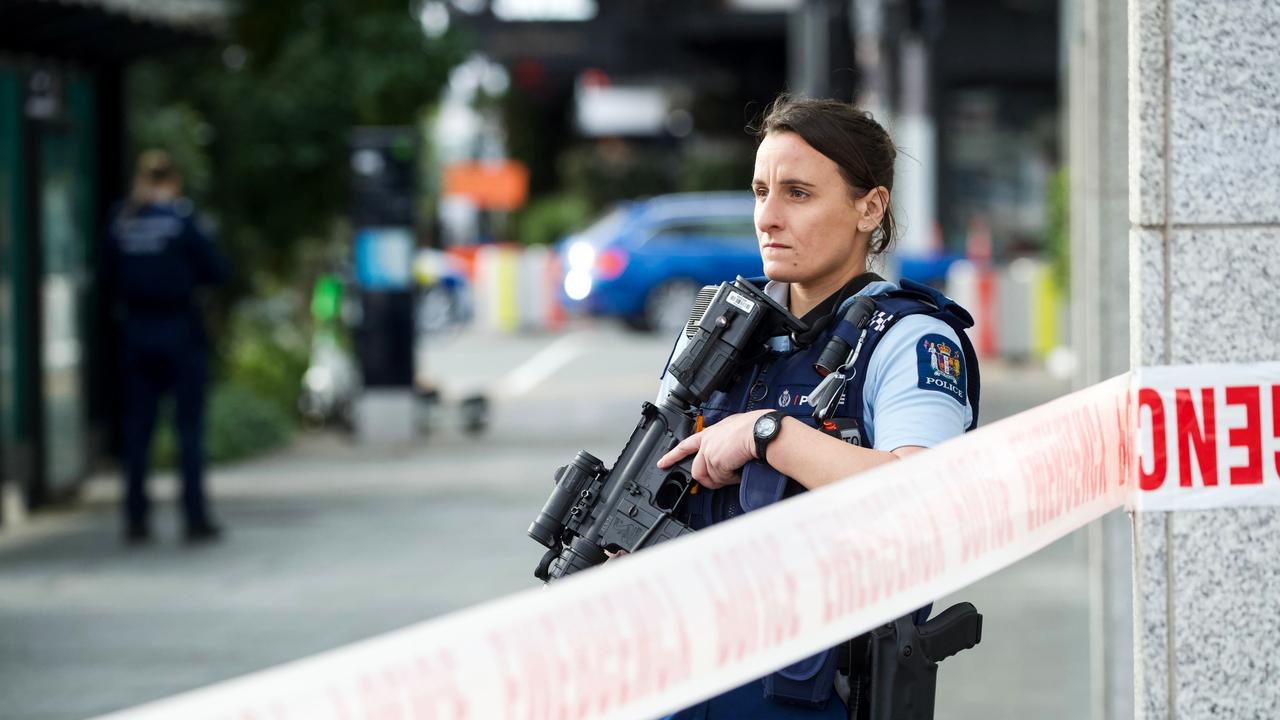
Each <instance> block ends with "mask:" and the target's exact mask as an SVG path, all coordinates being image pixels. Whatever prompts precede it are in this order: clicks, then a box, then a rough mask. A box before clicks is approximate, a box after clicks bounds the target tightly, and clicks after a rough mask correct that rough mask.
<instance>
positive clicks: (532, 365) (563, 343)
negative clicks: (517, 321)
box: [498, 333, 587, 397]
mask: <svg viewBox="0 0 1280 720" xmlns="http://www.w3.org/2000/svg"><path fill="white" fill-rule="evenodd" d="M585 335H586V333H574V334H572V335H565V336H564V337H562V338H560V339H558V340H556V341H555V342H553V343H551V344H550V345H548V346H546V347H544V348H542V349H541V350H539V351H538V352H536V353H534V354H533V356H532V357H530V358H529V359H528V360H525V361H524V363H523V364H521V365H519V366H518V367H516V368H515V369H513V370H512V371H511V372H509V373H507V375H506V377H504V378H502V380H500V381H499V382H498V388H499V392H498V396H499V397H519V396H520V395H524V394H525V393H527V392H529V391H530V390H532V389H534V388H535V387H537V386H538V383H541V382H542V381H543V380H546V379H547V378H549V377H551V376H552V375H553V374H554V373H555V372H556V371H557V370H559V369H560V368H562V367H564V366H565V365H567V364H569V362H571V361H572V360H573V359H574V358H576V357H578V356H579V355H581V354H583V353H584V352H586V351H587V345H586V343H585V342H584V341H583V339H584V337H585Z"/></svg>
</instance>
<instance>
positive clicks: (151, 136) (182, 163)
mask: <svg viewBox="0 0 1280 720" xmlns="http://www.w3.org/2000/svg"><path fill="white" fill-rule="evenodd" d="M132 130H133V143H134V145H135V146H136V147H137V148H138V149H143V148H164V149H165V150H168V151H169V154H170V155H172V156H173V159H174V160H175V161H176V162H177V163H178V167H180V168H182V173H183V179H184V181H185V185H186V193H187V194H188V195H189V196H191V197H193V198H195V199H196V200H198V201H202V202H203V201H204V200H205V199H206V198H207V197H208V193H209V188H210V181H211V179H212V168H211V167H210V165H211V162H210V159H209V153H208V149H207V146H208V143H209V142H210V141H211V140H212V138H213V127H212V126H210V125H209V124H208V123H206V122H205V121H204V117H203V116H202V115H201V114H200V112H199V111H197V110H196V109H195V108H193V107H191V106H190V105H187V104H185V103H174V104H172V105H165V106H163V107H161V108H158V109H157V110H156V111H155V112H152V113H148V114H146V115H145V116H140V117H137V118H136V119H135V121H134V123H133V128H132Z"/></svg>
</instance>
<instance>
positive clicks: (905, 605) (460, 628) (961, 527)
mask: <svg viewBox="0 0 1280 720" xmlns="http://www.w3.org/2000/svg"><path fill="white" fill-rule="evenodd" d="M1190 372H1191V370H1189V369H1187V368H1171V369H1167V370H1166V369H1154V370H1148V371H1144V373H1143V374H1142V375H1141V377H1143V378H1144V380H1143V382H1144V383H1145V382H1149V383H1151V384H1150V386H1146V385H1143V386H1141V387H1139V388H1136V389H1134V388H1131V377H1130V376H1129V375H1127V374H1126V375H1123V376H1119V377H1116V378H1113V379H1111V380H1109V381H1107V382H1104V383H1100V384H1098V385H1095V386H1093V387H1090V388H1087V389H1085V390H1081V391H1079V392H1076V393H1073V394H1071V395H1068V396H1066V397H1063V398H1060V399H1058V400H1055V401H1053V402H1050V403H1048V404H1046V405H1043V406H1040V407H1038V408H1035V409H1033V410H1030V411H1027V412H1024V413H1022V414H1019V415H1016V416H1014V417H1011V418H1008V419H1006V420H1003V421H1000V422H997V423H994V424H991V425H988V426H985V427H983V428H981V429H979V430H977V431H975V432H972V433H969V434H967V435H965V436H963V437H961V438H957V439H955V440H952V441H950V442H947V443H944V444H942V445H940V446H939V447H937V448H935V449H933V450H931V451H929V452H927V453H921V454H918V455H915V456H912V457H911V458H909V459H906V460H903V461H901V462H897V463H890V464H888V465H885V466H882V467H879V468H876V469H874V470H871V471H869V472H866V473H863V474H861V475H859V476H858V477H857V478H855V479H851V480H850V481H847V482H843V483H836V484H834V485H831V486H828V487H826V488H822V489H820V490H817V491H814V492H811V493H805V494H803V495H800V496H798V497H796V498H793V499H791V500H788V501H787V502H785V503H779V504H777V505H774V506H771V507H768V508H764V509H762V510H759V511H756V512H753V513H751V514H749V515H746V516H744V517H742V518H739V519H737V520H734V521H733V522H729V523H724V524H722V525H718V526H716V527H713V528H710V529H708V530H706V531H703V532H699V533H697V534H696V535H694V536H690V537H686V538H683V539H681V540H678V541H674V542H671V543H667V544H665V545H662V546H659V547H656V548H653V549H651V550H647V551H645V552H644V553H640V554H637V555H636V556H634V557H628V558H627V559H625V560H623V561H620V562H615V563H610V564H609V565H608V568H607V570H600V569H597V570H591V571H588V572H585V573H581V574H579V575H575V576H572V577H570V578H567V579H565V580H561V581H559V582H556V583H555V584H553V585H552V586H550V587H549V588H546V589H535V590H530V591H526V592H523V593H519V594H516V595H512V596H509V597H506V598H503V599H500V600H497V601H494V602H491V603H488V604H485V605H481V606H478V607H475V608H472V609H468V610H464V611H461V612H458V613H454V614H452V615H448V616H445V617H442V618H439V619H437V620H433V621H430V622H426V623H422V624H420V625H415V626H412V627H409V628H406V629H403V630H399V631H396V632H392V633H389V634H387V635H384V636H381V637H378V638H374V639H371V640H367V641H364V642H360V643H356V644H354V645H350V646H347V647H344V648H340V649H338V650H334V651H331V652H328V653H324V654H321V655H316V656H313V657H310V658H307V659H304V660H300V661H297V662H294V663H290V664H287V665H283V666H280V667H277V668H273V669H270V670H266V671H263V672H260V673H255V674H252V675H249V676H246V677H244V678H241V679H238V680H232V681H230V682H226V683H221V684H218V685H214V686H211V687H208V688H205V689H202V690H197V691H194V692H191V693H187V694H184V695H180V696H177V697H174V698H171V699H168V700H162V701H159V702H156V703H151V704H148V705H143V706H140V707H137V708H134V709H131V710H127V711H124V712H121V713H117V714H114V715H110V716H107V717H109V718H111V719H112V720H123V719H124V718H129V719H130V720H152V719H155V720H159V719H160V718H164V719H166V720H168V719H169V718H184V720H185V719H192V720H304V719H305V720H354V719H357V718H360V719H370V720H373V719H377V720H391V719H395V720H402V719H403V720H408V719H413V720H424V719H427V718H430V719H444V718H450V719H462V718H468V719H471V720H479V719H488V718H514V719H520V720H552V719H559V718H652V717H657V716H661V715H663V714H666V713H668V712H671V711H674V710H677V709H679V708H681V707H685V706H687V705H690V704H692V703H694V702H696V701H698V700H700V699H703V698H706V697H710V696H712V695H715V694H718V693H720V692H722V691H724V690H727V689H730V688H733V687H736V686H738V685H740V684H742V683H744V682H746V681H748V680H751V679H752V678H756V677H760V676H762V675H764V674H766V673H768V672H770V671H773V670H775V669H777V668H780V667H783V666H785V665H787V664H789V663H792V662H795V661H796V660H799V659H800V658H803V657H805V656H807V655H810V654H813V653H814V652H817V651H818V650H821V649H823V648H826V647H829V646H831V645H834V644H835V643H837V642H839V641H840V640H842V639H844V638H849V637H853V636H856V635H858V634H860V633H862V632H865V631H867V630H869V629H871V628H873V627H875V626H877V625H880V624H883V623H885V622H887V621H889V620H891V619H893V618H896V617H900V616H902V615H905V614H907V613H908V612H911V611H912V610H914V609H915V608H918V607H920V606H922V605H925V604H926V603H929V602H931V601H933V600H934V599H936V598H940V597H942V596H944V595H947V594H950V593H953V592H955V591H957V590H959V589H961V588H963V587H965V586H967V585H969V584H970V583H972V582H974V581H976V580H978V579H980V578H982V577H985V576H987V575H989V574H991V573H993V572H995V571H997V570H999V569H1001V568H1004V567H1006V566H1008V565H1010V564H1012V563H1013V562H1015V561H1017V560H1019V559H1021V558H1023V557H1026V556H1027V555H1030V554H1031V553H1033V552H1035V551H1036V550H1038V549H1040V548H1042V547H1044V546H1045V545H1047V544H1049V543H1051V542H1053V541H1054V540H1057V539H1058V538H1061V537H1062V536H1064V535H1066V534H1067V533H1070V532H1071V531H1073V530H1075V529H1076V528H1079V527H1081V526H1083V525H1085V524H1087V523H1089V522H1090V521H1092V520H1094V519H1095V518H1098V517H1100V516H1101V515H1104V514H1105V513H1107V512H1109V511H1111V510H1113V509H1115V508H1118V507H1120V506H1122V505H1124V504H1126V503H1130V504H1131V505H1133V504H1135V502H1134V499H1133V497H1132V494H1133V492H1132V491H1133V490H1134V487H1135V480H1136V479H1137V478H1138V477H1139V475H1138V472H1139V469H1140V471H1141V473H1142V474H1141V475H1140V477H1141V480H1142V482H1143V483H1144V486H1150V488H1149V490H1148V491H1147V492H1146V493H1145V494H1144V499H1143V500H1140V501H1138V502H1136V504H1137V505H1140V506H1142V507H1149V506H1151V504H1152V502H1158V503H1166V504H1164V505H1160V506H1161V507H1166V506H1177V503H1178V502H1181V501H1180V500H1174V499H1173V498H1174V496H1181V493H1182V491H1183V490H1184V489H1185V490H1187V491H1188V492H1191V491H1193V490H1195V489H1196V486H1195V483H1196V482H1197V479H1199V481H1200V483H1201V486H1204V485H1207V484H1208V478H1209V477H1210V475H1211V473H1209V471H1207V470H1205V468H1206V467H1208V466H1207V465H1205V463H1206V462H1208V461H1207V460H1201V458H1202V457H1215V458H1217V460H1218V461H1219V462H1228V463H1231V465H1230V467H1244V468H1247V469H1248V470H1247V471H1240V472H1237V473H1233V472H1232V471H1231V470H1229V469H1227V470H1219V471H1218V473H1217V477H1218V478H1219V480H1220V484H1219V485H1218V486H1217V488H1216V489H1222V486H1223V484H1228V485H1230V486H1231V487H1233V488H1234V487H1236V486H1241V487H1244V486H1248V487H1251V488H1253V489H1254V490H1257V491H1261V492H1263V493H1264V494H1268V496H1274V495H1275V494H1276V493H1277V488H1278V486H1280V482H1278V481H1277V478H1276V476H1275V475H1274V474H1267V475H1265V477H1264V479H1263V480H1262V481H1260V482H1249V481H1247V480H1246V479H1252V478H1254V477H1255V475H1256V474H1254V469H1255V468H1256V463H1255V462H1254V461H1255V460H1256V458H1257V457H1258V455H1257V453H1258V452H1263V451H1262V450H1258V451H1256V452H1255V450H1254V444H1252V442H1253V441H1252V438H1254V437H1255V436H1257V435H1258V431H1256V430H1255V428H1261V427H1262V420H1261V419H1259V418H1262V417H1268V419H1270V420H1271V421H1272V422H1273V427H1274V428H1275V429H1276V430H1278V431H1280V418H1277V417H1276V415H1275V413H1276V412H1277V410H1276V408H1277V407H1278V406H1280V403H1278V402H1277V401H1276V398H1275V393H1276V392H1277V391H1276V390H1275V385H1268V384H1267V383H1268V382H1280V365H1276V364H1272V365H1270V366H1267V367H1265V368H1255V371H1254V372H1253V374H1252V375H1248V377H1245V376H1243V375H1242V376H1240V377H1237V378H1234V379H1233V378H1227V379H1226V380H1225V381H1224V375H1223V374H1222V373H1221V372H1220V369H1216V368H1215V369H1212V370H1209V371H1206V372H1207V374H1204V375H1203V376H1201V375H1192V374H1188V373H1190ZM1197 372H1198V371H1197ZM1248 378H1253V380H1252V381H1249V380H1248ZM1268 378H1269V379H1268ZM1224 382H1225V385H1224ZM1206 383H1207V384H1206ZM1202 386H1203V387H1211V388H1213V389H1212V391H1211V392H1210V396H1212V397H1210V400H1208V401H1204V400H1202V402H1208V405H1201V406H1197V407H1196V408H1195V410H1196V411H1198V414H1197V415H1196V416H1195V421H1194V422H1193V421H1192V420H1190V419H1187V421H1186V422H1185V423H1184V422H1183V418H1191V415H1190V414H1189V412H1190V411H1189V410H1188V409H1186V408H1183V409H1181V410H1180V409H1179V407H1180V406H1179V405H1178V403H1179V402H1182V401H1181V400H1180V399H1179V398H1181V397H1182V396H1183V394H1184V393H1183V392H1182V391H1184V390H1185V391H1187V393H1189V394H1191V395H1193V396H1198V397H1201V398H1204V397H1209V396H1206V395H1205V394H1204V392H1205V391H1204V390H1203V387H1202ZM1241 387H1244V388H1253V389H1246V390H1240V389H1239V388H1241ZM1254 390H1256V391H1257V392H1256V393H1255V392H1254ZM1268 393H1269V394H1268ZM1197 394H1198V395H1197ZM1255 397H1257V398H1259V399H1258V400H1257V401H1255V399H1254V398H1255ZM1264 397H1266V398H1268V399H1267V400H1262V399H1261V398H1264ZM1153 398H1159V405H1160V408H1161V409H1160V410H1156V409H1155V408H1156V407H1157V401H1156V400H1155V399H1153ZM1219 398H1220V399H1219ZM1220 406H1221V410H1220V411H1219V410H1218V408H1219V407H1220ZM1209 407H1212V408H1213V409H1214V410H1212V411H1211V410H1207V409H1206V408H1209ZM1236 407H1239V408H1243V411H1242V412H1243V414H1244V419H1243V420H1241V419H1240V418H1238V417H1237V416H1238V415H1239V414H1240V413H1239V412H1236V411H1235V410H1232V409H1231V408H1236ZM1139 408H1141V410H1142V413H1146V414H1145V415H1144V414H1140V413H1139V412H1138V410H1139ZM1214 411H1217V412H1216V414H1215V412H1214ZM1266 411H1269V412H1270V413H1271V414H1270V416H1267V415H1266V414H1265V412H1266ZM1161 417H1162V418H1163V421H1161V420H1160V418H1161ZM1144 418H1147V420H1144ZM1150 418H1155V420H1151V419H1150ZM1135 420H1136V421H1137V422H1135ZM1255 420H1257V421H1256V422H1255ZM1144 422H1145V423H1146V424H1144ZM1160 422H1164V423H1165V424H1164V426H1163V427H1164V429H1163V430H1162V431H1158V432H1154V433H1152V432H1151V428H1152V427H1159V425H1160ZM1171 423H1172V424H1171ZM1196 423H1198V424H1199V425H1198V427H1199V428H1200V429H1199V431H1198V433H1197V432H1196V431H1194V430H1193V429H1192V428H1191V425H1193V424H1196ZM1224 423H1226V424H1224ZM1183 425H1185V426H1186V428H1185V429H1184V428H1183ZM1170 428H1176V429H1170ZM1241 428H1245V429H1244V430H1241ZM1135 429H1137V430H1139V431H1142V430H1146V431H1147V434H1148V435H1150V436H1152V437H1156V438H1159V437H1160V432H1163V433H1164V441H1165V443H1166V446H1167V447H1169V448H1175V449H1176V448H1181V447H1182V443H1184V438H1185V444H1186V445H1187V447H1189V448H1192V449H1193V450H1194V452H1196V453H1202V454H1197V455H1196V458H1197V465H1196V469H1197V471H1198V472H1199V473H1200V474H1199V475H1196V474H1195V473H1192V475H1191V479H1190V482H1191V485H1190V486H1186V485H1183V484H1181V483H1178V484H1176V486H1175V485H1174V483H1172V482H1171V481H1170V478H1173V477H1177V476H1178V474H1177V473H1178V472H1179V471H1178V470H1177V469H1176V468H1181V467H1183V465H1182V464H1181V460H1180V459H1178V458H1173V457H1172V455H1173V454H1176V452H1177V451H1176V450H1175V452H1174V453H1172V454H1171V453H1170V452H1166V453H1165V455H1163V456H1160V455H1159V454H1158V453H1155V452H1154V450H1152V449H1151V448H1153V447H1155V446H1156V445H1157V444H1158V443H1156V442H1155V441H1150V442H1148V443H1147V447H1148V451H1149V452H1148V456H1147V457H1144V458H1141V459H1137V458H1135V455H1134V451H1135V449H1136V448H1137V447H1139V446H1140V445H1141V443H1140V442H1138V441H1137V439H1136V438H1135V436H1134V430H1135ZM1277 435H1280V432H1275V433H1273V434H1272V435H1271V436H1270V437H1271V438H1272V440H1274V438H1275V436H1277ZM1206 436H1209V437H1211V438H1216V439H1214V440H1205V437H1206ZM1224 437H1225V440H1222V438H1224ZM1215 442H1216V443H1218V444H1217V445H1214V444H1212V443H1215ZM1269 442H1270V441H1269ZM1259 443H1261V440H1259ZM1273 445H1274V443H1272V445H1269V446H1268V448H1267V450H1266V452H1270V448H1271V447H1273ZM1259 447H1260V446H1259ZM1206 448H1217V452H1216V455H1208V454H1203V453H1209V452H1210V451H1209V450H1208V449H1206ZM1239 448H1244V451H1243V452H1244V453H1245V455H1246V456H1247V457H1246V458H1245V459H1244V460H1241V459H1240V458H1236V457H1235V454H1238V453H1237V452H1236V451H1237V450H1239ZM1179 457H1180V456H1179ZM1161 458H1163V459H1161ZM1264 459H1265V458H1264ZM1135 461H1136V462H1135ZM1276 462H1280V459H1277V460H1276ZM1170 468H1175V469H1170ZM1276 470H1277V472H1280V467H1278V468H1276ZM1265 472H1266V473H1270V471H1269V470H1268V471H1265ZM1157 478H1159V479H1160V480H1159V481H1157ZM1232 478H1238V479H1240V481H1239V482H1238V483H1235V484H1232V483H1231V479H1232ZM1209 487H1210V489H1214V488H1213V487H1212V486H1209ZM1255 497H1256V496H1255ZM1157 499H1158V500H1157Z"/></svg>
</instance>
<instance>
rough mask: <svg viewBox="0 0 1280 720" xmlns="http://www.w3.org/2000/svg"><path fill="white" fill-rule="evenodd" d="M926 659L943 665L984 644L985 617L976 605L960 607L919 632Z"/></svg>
mask: <svg viewBox="0 0 1280 720" xmlns="http://www.w3.org/2000/svg"><path fill="white" fill-rule="evenodd" d="M917 632H918V633H919V637H920V649H921V650H923V651H924V654H925V657H927V658H929V659H930V660H932V661H934V662H942V661H943V660H945V659H946V658H949V657H951V656H952V655H955V654H956V653H958V652H960V651H961V650H968V649H969V648H971V647H973V646H974V645H977V644H978V643H980V642H982V614H981V613H979V612H978V609H977V608H975V607H974V606H973V603H967V602H962V603H956V604H955V605H952V606H951V607H949V608H947V609H946V610H943V611H942V613H941V614H940V615H938V617H936V618H934V619H932V620H930V621H928V622H926V623H925V624H924V625H921V626H920V627H919V628H917Z"/></svg>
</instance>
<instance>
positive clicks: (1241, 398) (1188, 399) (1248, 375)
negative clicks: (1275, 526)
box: [1134, 362, 1280, 511]
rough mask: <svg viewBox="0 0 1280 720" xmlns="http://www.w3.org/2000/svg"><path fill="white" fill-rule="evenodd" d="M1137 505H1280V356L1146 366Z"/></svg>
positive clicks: (1139, 397) (1140, 393)
mask: <svg viewBox="0 0 1280 720" xmlns="http://www.w3.org/2000/svg"><path fill="white" fill-rule="evenodd" d="M1136 380H1137V381H1136V382H1135V383H1134V384H1135V385H1136V390H1135V397H1134V407H1135V411H1136V412H1137V417H1136V422H1137V428H1138V435H1137V440H1138V443H1139V446H1140V451H1139V452H1140V455H1141V457H1142V462H1141V464H1140V465H1139V467H1138V468H1137V473H1138V477H1137V487H1138V488H1139V492H1138V493H1136V494H1135V498H1134V507H1135V509H1137V510H1144V511H1149V510H1204V509H1210V508H1218V507H1239V506H1245V505H1255V506H1256V505H1280V362H1269V363H1256V364H1252V365H1191V366H1182V367H1176V366H1175V367H1152V368H1142V369H1141V370H1139V371H1138V372H1137V374H1136Z"/></svg>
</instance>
